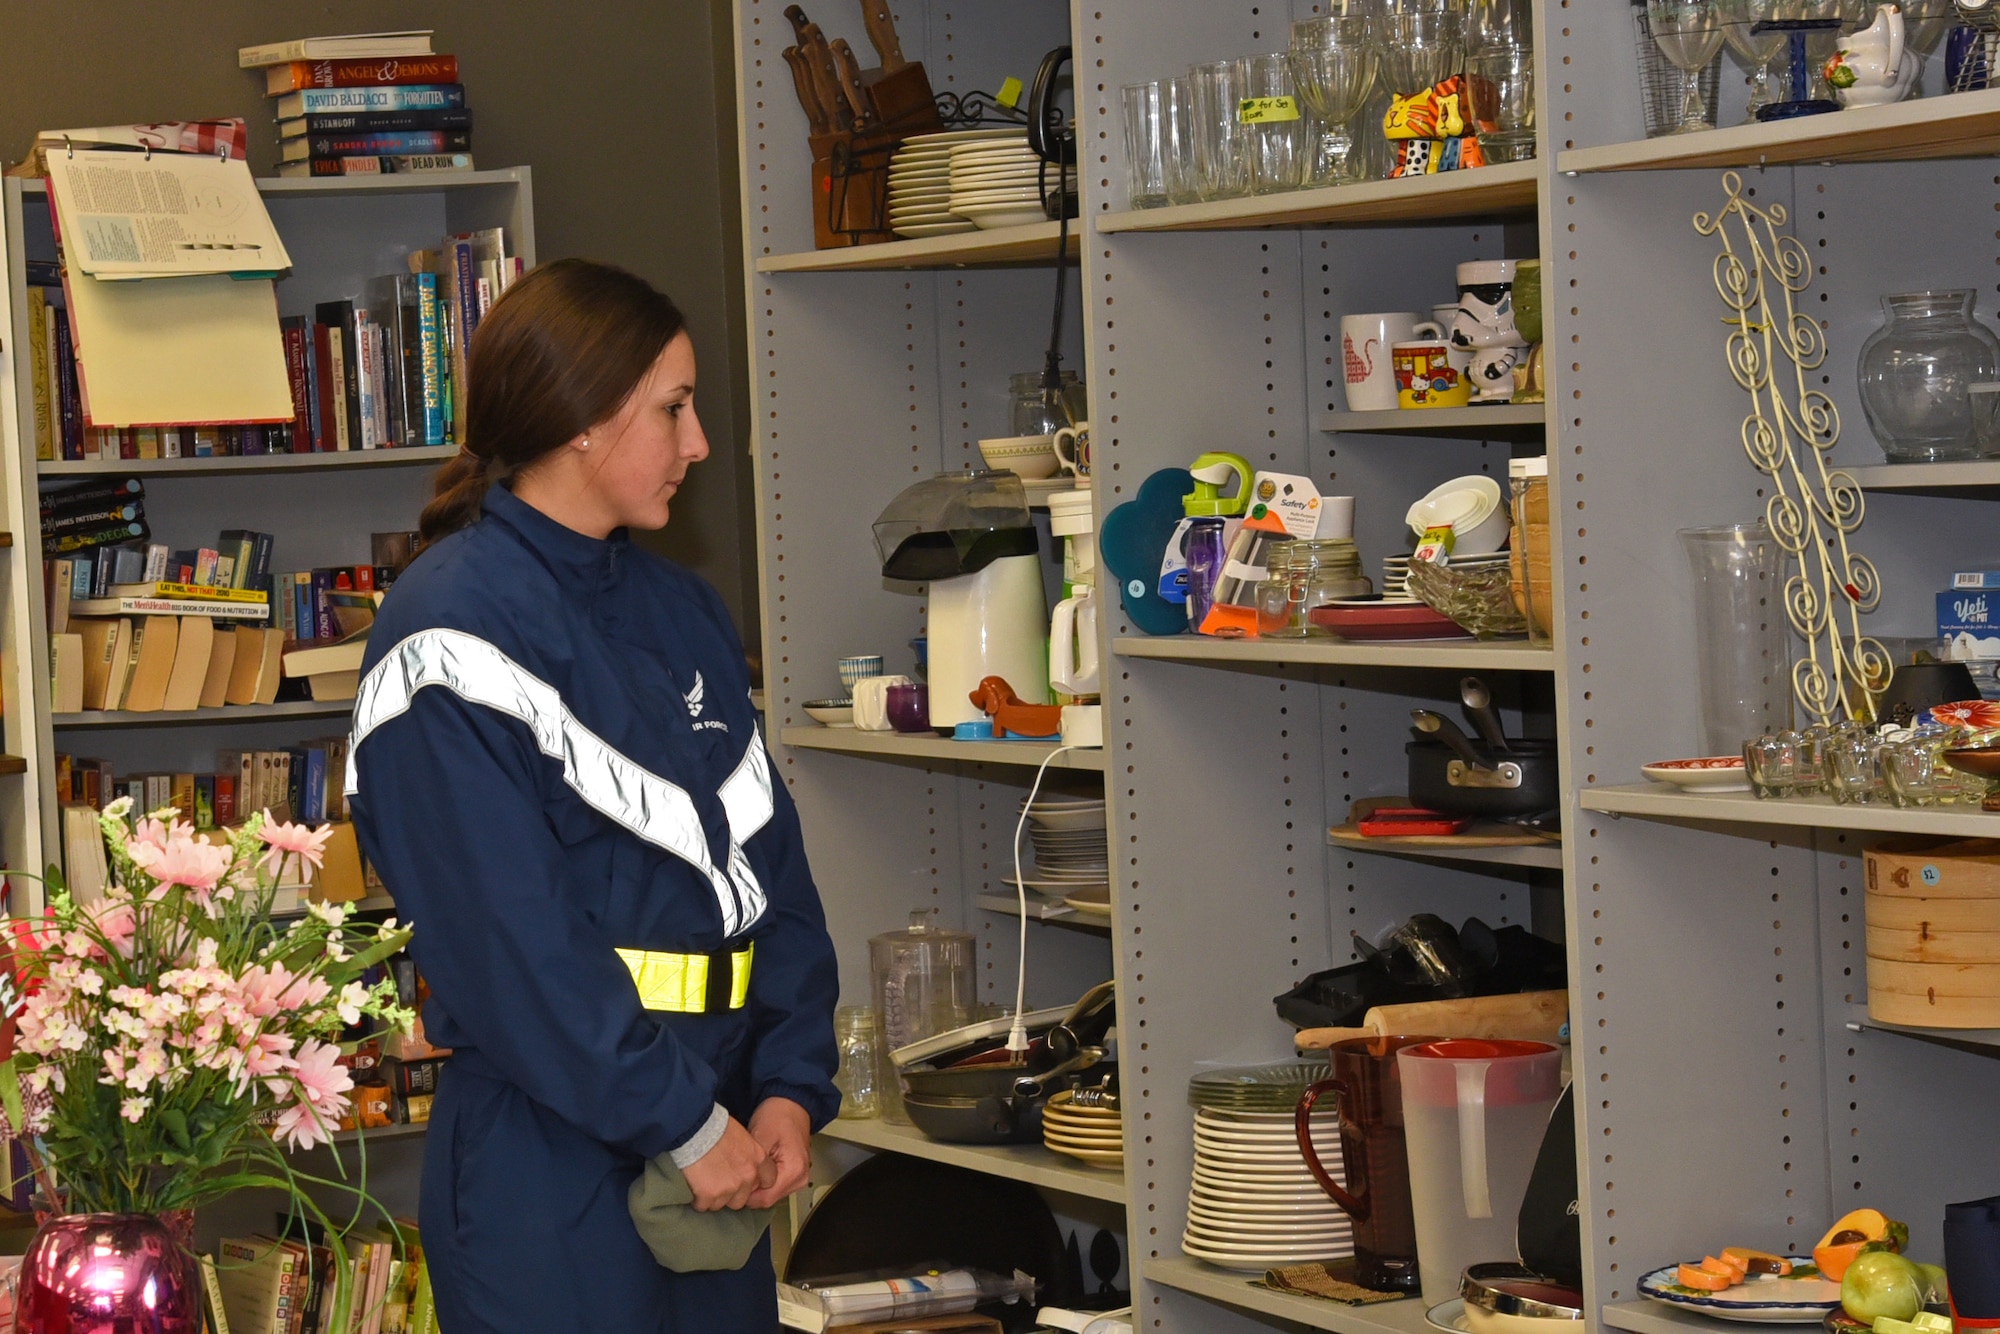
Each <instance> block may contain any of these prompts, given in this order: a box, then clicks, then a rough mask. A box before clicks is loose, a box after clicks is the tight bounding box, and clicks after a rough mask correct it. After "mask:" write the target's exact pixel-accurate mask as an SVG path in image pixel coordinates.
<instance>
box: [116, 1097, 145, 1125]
mask: <svg viewBox="0 0 2000 1334" xmlns="http://www.w3.org/2000/svg"><path fill="white" fill-rule="evenodd" d="M152 1105H153V1100H152V1099H151V1098H127V1099H126V1100H125V1101H124V1102H122V1103H120V1104H119V1105H118V1114H119V1115H120V1116H122V1117H124V1118H125V1119H126V1120H127V1121H130V1122H131V1123H132V1124H133V1125H135V1126H136V1125H138V1124H139V1122H140V1121H141V1120H143V1119H144V1118H145V1115H146V1109H147V1108H148V1107H151V1106H152Z"/></svg>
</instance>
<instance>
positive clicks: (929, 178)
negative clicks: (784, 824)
mask: <svg viewBox="0 0 2000 1334" xmlns="http://www.w3.org/2000/svg"><path fill="white" fill-rule="evenodd" d="M1022 133H1023V132H1022V131H1020V130H1016V129H1006V128H1002V129H997V130H945V131H942V132H940V133H937V134H918V135H913V136H911V137H910V138H908V139H905V140H904V141H903V146H902V147H901V148H899V149H897V150H896V156H895V157H893V158H891V159H890V160H889V227H890V230H892V231H894V232H895V233H896V235H898V236H908V237H913V238H914V237H919V236H949V235H951V234H952V233H953V232H969V231H973V230H975V228H976V225H977V224H975V223H974V222H973V221H972V220H971V219H970V218H965V217H961V216H959V215H958V214H956V213H953V212H952V211H951V150H952V147H953V146H954V145H956V144H980V143H986V142H993V141H1008V140H1018V139H1020V138H1021V137H1022Z"/></svg>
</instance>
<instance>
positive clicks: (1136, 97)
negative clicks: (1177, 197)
mask: <svg viewBox="0 0 2000 1334" xmlns="http://www.w3.org/2000/svg"><path fill="white" fill-rule="evenodd" d="M1164 92H1165V86H1164V85H1163V84H1162V83H1161V82H1160V81H1159V80H1154V81H1153V82H1152V83H1128V84H1126V85H1125V87H1124V88H1123V89H1121V90H1120V96H1121V98H1122V99H1123V101H1124V103H1125V204H1126V207H1128V208H1159V207H1160V206H1161V205H1163V204H1165V203H1166V202H1167V163H1166V159H1167V148H1166V115H1165V108H1164V106H1163V103H1164V101H1165V98H1164Z"/></svg>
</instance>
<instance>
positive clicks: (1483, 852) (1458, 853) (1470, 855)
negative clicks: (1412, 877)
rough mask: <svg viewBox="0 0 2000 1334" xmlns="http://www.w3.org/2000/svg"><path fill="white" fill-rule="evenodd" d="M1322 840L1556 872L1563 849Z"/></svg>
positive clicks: (1387, 853) (1374, 851) (1378, 851)
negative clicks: (1463, 846) (1433, 845)
mask: <svg viewBox="0 0 2000 1334" xmlns="http://www.w3.org/2000/svg"><path fill="white" fill-rule="evenodd" d="M1326 841H1327V846H1329V847H1335V848H1339V849H1340V850H1341V851H1343V852H1360V853H1367V854H1369V855H1371V856H1378V857H1411V858H1415V859H1416V860H1417V861H1422V862H1479V863H1481V864H1483V865H1487V866H1522V867H1534V868H1536V869H1539V870H1546V871H1560V870H1562V864H1563V850H1562V844H1560V843H1546V844H1541V845H1539V846H1534V847H1528V846H1523V847H1515V848H1441V847H1430V846H1425V845H1412V844H1407V843H1382V842H1371V843H1368V844H1361V843H1344V842H1342V841H1341V840H1339V839H1337V838H1335V837H1334V836H1333V834H1332V832H1331V831H1329V832H1328V833H1327V836H1326Z"/></svg>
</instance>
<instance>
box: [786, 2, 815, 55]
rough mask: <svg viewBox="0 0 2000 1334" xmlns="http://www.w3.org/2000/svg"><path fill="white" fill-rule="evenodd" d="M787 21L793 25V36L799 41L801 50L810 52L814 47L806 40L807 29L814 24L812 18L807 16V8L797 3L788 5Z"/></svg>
mask: <svg viewBox="0 0 2000 1334" xmlns="http://www.w3.org/2000/svg"><path fill="white" fill-rule="evenodd" d="M785 22H787V23H789V24H791V25H792V37H793V39H794V40H796V41H797V42H798V44H799V50H801V51H805V52H807V53H810V52H811V50H812V47H811V46H810V45H809V44H808V43H807V41H806V29H807V28H809V27H811V26H812V20H811V19H809V18H807V17H806V12H805V10H803V9H801V8H799V7H798V6H797V5H787V6H786V7H785Z"/></svg>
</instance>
